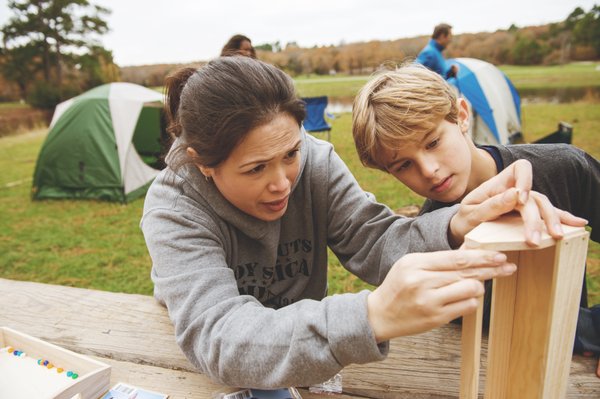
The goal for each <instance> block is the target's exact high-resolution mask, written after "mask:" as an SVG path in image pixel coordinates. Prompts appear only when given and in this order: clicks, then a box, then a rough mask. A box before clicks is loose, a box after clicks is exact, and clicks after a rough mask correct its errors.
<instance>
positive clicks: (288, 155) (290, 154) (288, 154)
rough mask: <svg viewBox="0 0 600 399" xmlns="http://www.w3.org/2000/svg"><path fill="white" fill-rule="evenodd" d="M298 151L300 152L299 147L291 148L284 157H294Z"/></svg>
mask: <svg viewBox="0 0 600 399" xmlns="http://www.w3.org/2000/svg"><path fill="white" fill-rule="evenodd" d="M298 152H300V150H299V149H295V150H292V151H290V152H288V153H287V155H286V157H287V158H288V159H293V158H296V156H297V155H298Z"/></svg>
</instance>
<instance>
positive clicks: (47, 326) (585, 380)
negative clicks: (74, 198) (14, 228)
mask: <svg viewBox="0 0 600 399" xmlns="http://www.w3.org/2000/svg"><path fill="white" fill-rule="evenodd" d="M0 326H8V327H12V328H14V329H16V330H18V331H21V332H24V333H26V334H30V335H33V336H35V337H38V338H41V339H43V340H46V341H48V342H51V343H54V344H57V345H60V346H62V347H64V348H67V349H70V350H73V351H75V352H78V353H82V354H85V355H92V356H98V357H100V358H102V359H101V360H103V361H105V362H108V363H110V364H111V365H113V367H114V363H113V362H123V363H126V364H129V363H131V364H133V365H135V367H133V366H127V368H131V369H132V370H133V369H137V368H138V367H139V368H140V369H141V371H139V372H136V371H130V372H129V373H130V374H125V375H124V377H123V378H121V379H119V381H122V382H126V383H131V384H133V385H139V386H141V387H146V388H148V389H152V388H155V389H154V390H158V391H160V392H165V391H167V392H165V393H171V392H178V391H177V390H176V389H177V388H176V384H175V383H174V384H173V387H171V386H170V385H169V384H165V385H163V386H164V387H165V389H162V390H161V389H157V388H158V387H159V386H161V384H163V382H164V381H175V382H177V381H178V380H177V378H178V377H177V375H182V376H184V377H185V378H182V379H181V381H182V383H185V382H186V381H188V378H191V377H190V376H191V375H193V376H199V377H195V378H199V379H195V378H194V379H190V380H189V381H195V382H194V383H196V382H197V384H199V385H198V388H197V391H198V392H201V391H202V389H204V388H202V387H204V386H205V384H209V385H208V388H206V390H207V391H209V390H210V389H211V388H210V384H211V383H210V382H206V380H203V378H204V379H205V378H206V376H203V375H202V374H200V373H198V372H197V371H196V370H194V367H193V366H192V365H191V364H190V363H189V362H188V361H187V359H186V358H185V356H184V355H183V353H182V352H181V350H180V349H179V347H178V346H177V345H176V344H175V339H174V337H173V328H172V326H171V323H170V321H169V318H168V316H167V312H166V310H165V308H164V307H162V306H160V305H159V304H157V303H156V301H155V300H154V298H152V297H149V296H143V295H132V294H122V293H110V292H103V291H94V290H86V289H80V288H72V287H64V286H57V285H48V284H39V283H31V282H20V281H13V280H6V279H0ZM148 348H152V350H149V349H148ZM481 355H482V361H483V362H485V361H486V356H487V339H486V338H485V337H484V338H483V340H482V351H481ZM146 366H147V367H150V368H151V371H152V370H154V371H156V372H157V373H158V374H156V373H154V372H149V371H147V370H148V369H146V368H145V367H146ZM595 367H596V360H595V359H592V358H583V357H580V356H576V357H574V359H573V361H572V363H571V372H570V377H569V386H568V393H567V398H569V399H570V398H578V399H583V398H593V397H600V379H598V378H597V377H596V376H595V375H594V372H595ZM155 368H157V369H158V370H155ZM459 370H460V328H459V327H458V326H455V325H447V326H443V327H441V328H438V329H435V330H432V331H429V332H427V333H424V334H420V335H416V336H411V337H403V338H398V339H394V340H392V342H391V345H390V353H389V355H388V357H387V359H386V360H384V361H382V362H377V363H370V364H366V365H351V366H349V367H346V368H345V369H344V370H343V372H342V375H343V387H344V393H345V394H346V395H349V397H366V398H380V399H391V398H399V399H401V398H431V399H433V398H435V399H438V398H439V399H441V398H456V397H458V388H459ZM115 372H116V371H115V370H114V369H113V373H115ZM116 373H117V374H116V375H118V372H116ZM200 377H202V378H200ZM114 381H116V380H114ZM114 381H113V382H114ZM203 381H204V382H203ZM484 382H485V380H484V379H482V383H484ZM194 383H191V386H192V387H193V384H194ZM190 392H192V393H191V394H189V395H188V394H185V393H184V394H182V396H175V397H174V399H181V398H189V399H196V398H204V397H205V396H203V394H201V393H196V392H195V391H193V390H192V391H190ZM303 397H304V393H303ZM312 397H323V398H326V396H312ZM312 397H308V396H307V398H312Z"/></svg>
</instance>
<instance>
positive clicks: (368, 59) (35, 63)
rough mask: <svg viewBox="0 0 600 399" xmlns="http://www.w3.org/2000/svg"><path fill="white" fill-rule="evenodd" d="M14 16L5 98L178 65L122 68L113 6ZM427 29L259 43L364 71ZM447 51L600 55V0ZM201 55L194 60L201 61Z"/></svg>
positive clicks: (293, 61) (75, 3)
mask: <svg viewBox="0 0 600 399" xmlns="http://www.w3.org/2000/svg"><path fill="white" fill-rule="evenodd" d="M8 7H9V10H11V12H12V14H13V15H12V17H11V18H10V20H9V21H8V23H7V24H6V25H5V26H3V27H0V29H1V33H2V35H3V43H2V45H1V46H0V75H1V76H0V101H7V100H12V101H14V100H18V99H26V100H27V102H29V103H30V104H32V105H34V106H37V107H41V108H52V107H53V106H54V105H55V104H56V103H58V102H59V101H62V100H64V99H66V98H70V97H72V96H73V95H76V94H78V93H81V92H83V91H85V90H88V89H90V88H92V87H95V86H98V85H100V84H103V83H107V82H114V81H127V82H133V83H138V84H142V85H144V86H162V85H163V82H164V78H165V77H166V76H167V74H168V73H170V72H171V71H173V70H174V69H177V68H178V67H180V66H182V65H181V64H160V65H145V66H132V67H123V68H119V67H118V66H117V65H115V64H114V62H113V57H112V52H111V51H110V50H108V49H105V48H104V47H102V45H101V44H100V40H99V39H100V37H101V36H102V35H103V34H105V33H106V32H108V29H109V27H108V24H107V22H106V20H105V18H106V17H107V16H108V15H109V14H110V10H108V9H106V8H103V7H99V6H96V5H93V4H91V3H90V2H89V1H87V0H20V1H19V0H9V2H8ZM428 40H429V37H428V36H419V37H413V38H404V39H397V40H388V41H370V42H360V43H340V44H339V45H330V46H320V47H317V46H316V47H313V48H302V47H299V46H298V45H296V44H295V43H288V44H287V45H286V46H285V47H283V46H281V44H280V43H279V42H275V43H264V44H260V45H258V46H256V49H257V56H258V58H259V59H261V60H263V61H266V62H269V63H272V64H274V65H276V66H278V67H279V68H281V69H283V70H284V71H286V72H287V73H289V74H290V75H292V76H298V75H303V74H319V75H327V74H337V73H342V74H365V73H371V72H372V71H374V70H376V69H377V68H378V67H379V66H380V65H381V64H384V63H392V64H398V63H401V62H404V61H406V60H407V59H412V58H415V57H416V56H417V54H418V53H419V51H420V50H421V49H422V48H423V46H424V45H425V44H426V43H427V41H428ZM445 55H446V57H448V58H454V57H471V58H478V59H482V60H485V61H488V62H491V63H493V64H496V65H502V64H511V65H540V64H543V65H552V64H561V63H566V62H572V61H582V60H598V59H600V6H598V5H594V6H593V7H592V8H591V9H590V10H589V11H585V10H583V9H582V8H580V7H577V8H576V9H574V10H573V11H572V12H571V13H570V14H569V15H568V16H567V18H566V19H565V20H564V21H561V22H556V23H552V24H547V25H543V26H530V27H517V26H515V25H512V26H510V27H509V28H508V29H505V30H497V31H495V32H480V33H468V34H460V35H455V36H454V40H453V42H452V44H451V45H450V46H449V48H448V49H447V50H446V51H445ZM203 63H204V61H198V62H195V63H193V64H192V65H193V66H196V67H197V66H200V65H202V64H203Z"/></svg>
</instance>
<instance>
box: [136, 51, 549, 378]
mask: <svg viewBox="0 0 600 399" xmlns="http://www.w3.org/2000/svg"><path fill="white" fill-rule="evenodd" d="M166 108H167V112H168V114H169V115H170V119H171V121H172V123H171V125H170V131H171V133H173V134H174V135H175V136H176V137H177V138H176V140H175V142H174V144H173V146H172V148H171V151H170V153H169V155H168V157H167V164H168V167H167V168H166V169H165V170H164V171H163V172H161V174H160V175H159V176H158V177H157V178H156V180H155V181H154V182H153V184H152V186H151V188H150V190H149V192H148V194H147V197H146V203H145V207H144V216H143V218H142V223H141V227H142V230H143V232H144V236H145V239H146V243H147V246H148V249H149V252H150V255H151V257H152V261H153V268H152V279H153V282H154V284H155V288H154V293H155V296H156V298H157V299H158V300H159V301H160V302H162V303H164V304H165V305H166V306H167V308H168V311H169V315H170V317H171V320H172V321H173V323H174V326H175V335H176V339H177V342H178V344H179V345H180V346H181V348H182V350H183V352H184V353H185V354H186V356H187V357H188V358H189V360H190V361H191V362H192V363H193V364H194V365H195V366H197V367H198V368H199V369H201V370H202V371H203V372H204V373H206V374H208V375H209V376H210V377H211V378H213V379H214V380H216V381H218V382H219V383H223V384H226V385H231V386H240V387H254V388H276V387H287V386H307V385H311V384H314V383H319V382H322V381H325V380H327V379H328V378H330V377H331V376H333V375H335V374H336V373H337V372H338V371H339V370H340V369H342V368H343V367H345V366H347V365H349V364H351V363H366V362H371V361H378V360H382V359H383V358H385V356H386V354H387V350H388V344H387V341H388V340H389V339H390V338H393V337H397V336H402V335H408V334H415V333H419V332H423V331H426V330H429V329H431V328H434V327H437V326H439V325H442V324H444V323H447V322H448V321H450V320H452V319H454V318H456V317H458V316H461V315H464V314H467V313H469V312H472V311H474V310H475V308H476V303H477V300H476V299H477V297H479V296H481V295H482V294H483V285H482V283H481V282H480V280H485V279H489V278H493V277H496V276H503V275H509V274H511V273H512V272H514V270H515V266H514V265H513V264H509V263H507V262H506V257H505V256H504V255H502V254H500V253H496V252H494V251H475V250H469V251H467V250H460V251H443V252H431V251H436V250H444V249H445V250H448V249H450V247H451V246H452V244H454V245H458V244H460V243H461V242H462V239H463V236H464V234H465V233H466V232H467V231H469V230H470V229H472V228H473V227H474V225H475V224H477V223H478V222H479V221H481V220H486V219H490V218H495V217H497V216H498V215H500V214H502V213H504V212H507V211H509V210H512V209H513V208H515V207H518V208H520V209H521V211H522V214H523V215H524V218H525V220H526V222H527V225H528V226H529V227H528V228H529V229H539V228H541V227H540V225H539V223H540V219H539V210H541V212H542V213H543V215H544V218H545V219H546V223H547V224H548V225H549V226H552V225H553V224H554V223H556V222H558V217H557V216H556V213H555V212H554V210H553V208H552V207H551V206H550V204H549V203H543V201H540V202H539V204H538V203H536V202H535V201H533V200H532V199H531V198H530V199H528V200H526V201H525V200H523V201H522V202H525V205H524V206H522V205H518V203H519V195H518V194H519V190H517V189H515V188H514V187H512V188H509V186H516V187H519V189H520V190H521V193H522V195H523V196H524V197H526V196H527V194H528V190H529V186H530V183H531V175H530V173H529V171H527V170H524V171H522V172H523V173H520V174H517V176H513V175H508V173H505V174H501V175H498V176H497V177H496V178H495V179H496V180H495V181H494V182H490V183H489V184H488V185H486V186H485V187H483V188H482V189H481V190H475V191H474V192H473V193H472V195H470V196H469V197H467V198H465V200H464V201H463V203H462V204H461V206H460V209H459V211H458V213H457V208H458V206H457V207H454V208H448V209H444V210H440V211H438V212H434V213H431V214H429V215H425V216H423V217H419V218H418V219H406V218H401V217H399V216H397V215H394V214H393V213H392V212H391V211H390V209H389V208H387V207H386V206H384V205H382V204H379V203H376V202H375V201H373V200H371V199H370V198H369V197H368V196H367V195H365V193H364V192H363V191H362V190H361V189H360V187H359V185H358V183H357V182H356V180H355V179H354V178H353V176H352V175H351V173H350V172H349V170H348V169H347V167H346V166H345V165H344V163H343V162H342V161H341V159H340V158H339V157H338V156H337V154H336V153H335V152H334V150H333V147H332V146H331V145H330V144H329V143H326V142H323V141H321V140H317V139H315V138H313V137H312V136H310V135H307V134H306V133H305V132H304V130H303V129H302V128H301V122H302V120H303V118H304V108H303V103H302V102H301V101H300V100H299V99H298V97H297V96H296V94H295V91H294V86H293V82H292V80H291V79H290V78H289V77H288V76H287V75H285V74H284V73H283V72H281V71H280V70H278V69H277V68H275V67H273V66H271V65H268V64H265V63H263V62H260V61H256V60H253V59H250V58H246V57H222V58H219V59H216V60H214V61H211V62H209V63H208V64H207V65H206V66H205V67H203V68H201V69H199V70H193V69H185V70H182V71H180V72H178V73H177V74H176V75H174V76H173V77H171V78H170V79H169V80H168V82H167V104H166ZM515 178H516V183H515V181H514V179H515ZM492 187H494V188H493V189H492ZM496 187H502V189H501V190H500V189H498V190H496ZM531 197H534V196H531ZM538 208H539V210H538ZM551 231H552V230H551ZM553 234H555V235H558V233H556V232H553ZM449 241H450V242H449ZM327 247H329V248H331V250H332V251H333V252H334V253H335V254H336V255H337V257H338V258H339V259H340V261H341V262H342V264H343V265H344V267H345V268H346V269H348V270H349V271H351V272H352V273H354V274H355V275H357V276H358V277H360V278H361V279H363V280H365V281H367V282H369V283H371V284H374V285H379V287H378V288H377V289H376V290H375V291H373V292H369V291H366V290H365V291H363V292H361V293H357V294H343V295H335V296H327ZM419 252H431V253H419ZM407 253H413V254H410V255H406V254H407Z"/></svg>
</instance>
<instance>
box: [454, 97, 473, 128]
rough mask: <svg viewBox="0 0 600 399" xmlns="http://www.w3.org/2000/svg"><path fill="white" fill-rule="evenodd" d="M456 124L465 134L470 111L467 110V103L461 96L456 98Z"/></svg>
mask: <svg viewBox="0 0 600 399" xmlns="http://www.w3.org/2000/svg"><path fill="white" fill-rule="evenodd" d="M457 101H458V126H459V127H460V131H461V132H462V133H463V134H465V133H467V132H468V131H469V123H470V118H469V116H470V114H471V113H470V112H469V103H467V100H465V99H464V98H462V97H459V98H458V100H457Z"/></svg>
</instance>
